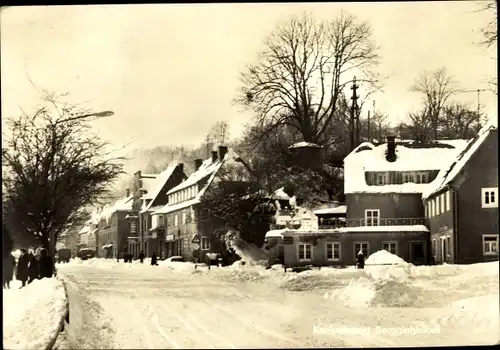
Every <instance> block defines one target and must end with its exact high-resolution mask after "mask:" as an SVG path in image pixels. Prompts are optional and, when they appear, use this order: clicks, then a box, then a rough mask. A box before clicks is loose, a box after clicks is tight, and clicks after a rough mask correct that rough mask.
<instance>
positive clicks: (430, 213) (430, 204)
mask: <svg viewBox="0 0 500 350" xmlns="http://www.w3.org/2000/svg"><path fill="white" fill-rule="evenodd" d="M427 207H428V209H427V215H428V216H429V217H430V218H432V201H427Z"/></svg>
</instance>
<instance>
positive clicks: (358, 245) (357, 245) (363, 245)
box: [354, 242, 370, 259]
mask: <svg viewBox="0 0 500 350" xmlns="http://www.w3.org/2000/svg"><path fill="white" fill-rule="evenodd" d="M360 250H361V251H362V252H363V255H364V256H365V258H366V257H367V256H368V254H369V253H370V251H369V249H368V242H354V258H355V259H356V257H357V256H358V253H359V251H360Z"/></svg>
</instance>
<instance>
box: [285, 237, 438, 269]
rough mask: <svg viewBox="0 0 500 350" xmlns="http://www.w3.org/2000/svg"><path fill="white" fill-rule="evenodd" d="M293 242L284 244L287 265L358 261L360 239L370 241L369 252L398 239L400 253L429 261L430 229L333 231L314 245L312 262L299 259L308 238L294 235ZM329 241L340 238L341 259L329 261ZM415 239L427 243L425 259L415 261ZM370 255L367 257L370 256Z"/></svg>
mask: <svg viewBox="0 0 500 350" xmlns="http://www.w3.org/2000/svg"><path fill="white" fill-rule="evenodd" d="M292 237H293V243H292V244H284V245H283V246H284V252H285V266H287V267H292V266H304V265H310V264H313V265H319V266H346V265H355V264H356V256H357V252H356V251H355V246H354V244H355V243H356V242H358V243H361V242H363V243H365V242H367V243H368V250H369V254H368V256H369V255H370V254H372V253H375V252H377V251H379V250H381V249H382V244H383V243H384V242H397V248H396V249H397V255H398V256H399V257H401V258H402V259H404V260H405V261H408V262H413V263H419V264H422V263H424V264H425V263H427V261H428V254H427V245H428V240H429V233H428V232H404V233H400V232H396V233H395V232H390V233H389V232H385V233H378V232H377V233H374V232H366V233H363V232H360V233H332V234H330V235H328V237H327V238H321V239H318V240H317V244H316V245H313V249H312V261H311V262H300V261H299V260H298V249H299V244H300V243H302V242H307V238H306V237H303V238H301V237H299V236H292ZM327 242H340V247H341V248H340V259H339V260H338V261H328V260H327V258H326V243H327ZM412 242H422V243H424V254H425V257H424V261H418V262H417V261H415V259H413V257H412V254H411V249H410V248H411V244H412ZM368 256H366V257H365V259H366V258H368Z"/></svg>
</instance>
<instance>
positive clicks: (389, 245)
mask: <svg viewBox="0 0 500 350" xmlns="http://www.w3.org/2000/svg"><path fill="white" fill-rule="evenodd" d="M382 249H383V250H387V251H388V252H389V253H391V254H394V255H398V249H397V242H382Z"/></svg>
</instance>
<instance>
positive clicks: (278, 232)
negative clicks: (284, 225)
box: [266, 229, 288, 238]
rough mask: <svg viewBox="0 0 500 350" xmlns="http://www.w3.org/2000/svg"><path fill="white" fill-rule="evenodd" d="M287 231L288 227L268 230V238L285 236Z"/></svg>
mask: <svg viewBox="0 0 500 350" xmlns="http://www.w3.org/2000/svg"><path fill="white" fill-rule="evenodd" d="M286 231H288V229H282V230H271V231H267V233H266V238H269V237H283V232H286Z"/></svg>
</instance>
